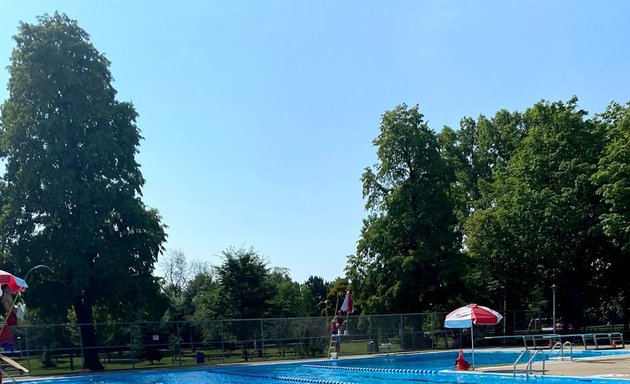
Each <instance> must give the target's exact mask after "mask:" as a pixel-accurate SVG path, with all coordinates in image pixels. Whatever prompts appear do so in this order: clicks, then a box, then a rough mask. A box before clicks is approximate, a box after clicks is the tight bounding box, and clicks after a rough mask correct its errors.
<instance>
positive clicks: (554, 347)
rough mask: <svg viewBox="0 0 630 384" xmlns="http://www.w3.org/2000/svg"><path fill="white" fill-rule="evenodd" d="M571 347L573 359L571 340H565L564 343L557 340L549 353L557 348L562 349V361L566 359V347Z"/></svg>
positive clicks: (570, 354) (570, 357)
mask: <svg viewBox="0 0 630 384" xmlns="http://www.w3.org/2000/svg"><path fill="white" fill-rule="evenodd" d="M565 347H569V360H573V344H571V342H570V341H565V342H564V344H563V343H561V342H559V341H556V343H555V344H554V345H553V347H552V348H551V350H550V351H549V355H551V353H552V352H553V351H555V350H558V351H560V361H564V348H565Z"/></svg>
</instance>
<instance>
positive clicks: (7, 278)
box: [0, 270, 28, 296]
mask: <svg viewBox="0 0 630 384" xmlns="http://www.w3.org/2000/svg"><path fill="white" fill-rule="evenodd" d="M4 284H8V285H9V288H11V290H12V291H13V292H22V291H24V290H26V288H28V285H27V284H26V281H24V279H20V278H19V277H17V276H13V275H12V274H10V273H9V272H5V271H2V270H0V285H4ZM1 295H2V294H1V293H0V296H1Z"/></svg>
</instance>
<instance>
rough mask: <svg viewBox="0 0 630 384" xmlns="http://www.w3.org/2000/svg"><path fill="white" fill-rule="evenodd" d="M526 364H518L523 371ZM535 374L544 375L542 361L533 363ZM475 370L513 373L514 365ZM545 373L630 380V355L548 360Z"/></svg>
mask: <svg viewBox="0 0 630 384" xmlns="http://www.w3.org/2000/svg"><path fill="white" fill-rule="evenodd" d="M524 368H525V364H519V365H517V366H516V369H517V371H520V372H523V370H524ZM532 368H533V372H532V374H533V375H536V376H538V375H542V374H543V372H542V363H535V364H534V365H533V367H532ZM475 372H487V373H502V374H511V373H513V372H514V366H513V365H509V366H508V365H504V366H493V367H481V368H476V369H475ZM544 375H551V376H574V377H602V378H603V377H608V378H615V379H627V380H629V381H630V356H608V357H598V358H596V359H595V358H594V359H581V360H565V361H547V362H545V372H544Z"/></svg>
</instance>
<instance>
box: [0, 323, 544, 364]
mask: <svg viewBox="0 0 630 384" xmlns="http://www.w3.org/2000/svg"><path fill="white" fill-rule="evenodd" d="M445 315H446V313H420V314H396V315H374V316H352V315H351V316H350V317H349V318H348V320H347V322H346V323H345V324H344V326H343V327H342V329H341V332H342V335H341V336H340V337H339V339H340V341H341V352H340V354H341V355H358V354H368V353H382V352H388V353H392V352H393V353H396V352H403V351H404V352H410V351H421V350H431V349H444V348H459V347H463V348H465V347H467V346H470V333H469V332H468V331H467V330H447V329H444V327H443V321H444V317H445ZM541 317H542V316H541V315H540V314H538V313H533V312H525V311H512V312H507V313H506V314H505V322H504V323H501V324H499V325H497V326H480V327H476V328H475V340H476V341H475V345H476V346H483V344H484V343H490V342H492V341H489V339H484V338H485V337H487V336H494V335H503V334H515V333H516V334H518V333H526V332H536V331H537V330H528V329H527V327H528V325H529V324H530V323H532V319H537V318H541ZM332 319H333V318H332V317H307V318H278V319H246V320H203V321H170V322H166V321H162V322H129V323H126V322H115V323H96V324H94V327H95V329H96V332H97V343H96V345H95V346H90V347H89V348H94V349H96V350H97V351H98V353H99V356H100V358H101V361H102V362H103V364H104V365H105V367H106V369H108V370H115V369H134V368H147V367H151V366H154V367H181V366H191V365H197V364H218V363H231V362H244V361H264V360H274V359H299V358H304V357H328V353H329V346H330V337H331V336H330V323H331V321H332ZM81 326H83V325H82V324H55V325H37V324H27V323H26V322H23V323H22V324H20V326H18V327H16V329H15V336H16V345H15V350H14V351H5V352H3V353H4V354H6V355H8V356H12V357H13V358H15V359H16V360H17V361H19V362H21V363H22V364H23V365H25V366H26V367H27V368H29V369H30V370H31V371H32V372H33V374H47V373H50V374H53V373H54V374H59V373H66V372H72V371H82V369H83V368H82V367H83V361H82V355H83V351H84V350H85V349H86V348H88V346H85V345H83V342H82V340H81V337H80V332H79V329H80V327H81ZM505 340H507V339H503V343H505V342H506V341H505ZM497 343H499V342H498V341H497ZM384 347H386V349H387V351H383V350H382V349H383V348H384Z"/></svg>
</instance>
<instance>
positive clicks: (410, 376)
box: [5, 350, 630, 384]
mask: <svg viewBox="0 0 630 384" xmlns="http://www.w3.org/2000/svg"><path fill="white" fill-rule="evenodd" d="M629 353H630V352H628V351H610V350H609V351H593V350H586V351H583V350H580V351H574V352H573V358H574V359H583V358H593V357H601V356H610V355H616V354H629ZM457 354H458V353H457V351H449V352H435V353H421V354H412V355H389V356H377V357H369V358H356V359H340V360H321V361H316V362H311V363H305V362H294V363H286V364H265V365H250V366H226V367H205V368H203V369H189V370H177V371H142V372H131V373H129V372H125V373H111V374H100V375H87V376H80V377H72V378H58V379H47V380H41V379H40V380H37V381H27V382H22V383H24V384H123V383H124V384H180V383H186V384H219V383H223V384H273V383H278V384H282V383H283V382H284V383H288V382H298V383H299V382H301V383H318V384H382V383H383V382H386V383H388V384H389V383H393V384H398V383H400V384H410V383H418V382H422V383H462V384H466V383H470V384H489V383H506V384H511V383H516V382H523V381H524V379H523V378H521V377H517V378H516V379H515V378H513V377H512V375H496V374H488V373H486V374H484V373H480V372H479V371H477V372H466V373H462V372H457V371H453V370H452V369H453V363H454V361H455V359H456V358H457ZM519 354H520V352H518V351H476V352H475V365H476V366H478V367H480V366H487V365H497V364H513V363H514V361H515V360H516V359H517V357H518V355H519ZM545 356H546V357H547V358H550V359H554V358H558V357H559V356H558V354H553V355H551V356H549V354H548V352H545ZM465 357H466V359H467V360H468V361H470V360H471V359H472V356H471V354H470V352H469V351H466V353H465ZM565 357H566V354H565ZM527 360H528V357H527V356H526V357H524V361H527ZM536 379H537V380H539V381H540V380H542V381H545V382H548V383H550V384H569V383H575V382H588V383H591V384H604V383H605V384H613V383H615V384H616V383H628V381H627V380H613V379H607V378H602V379H599V378H583V379H576V378H559V377H551V376H536ZM5 380H6V379H5Z"/></svg>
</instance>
